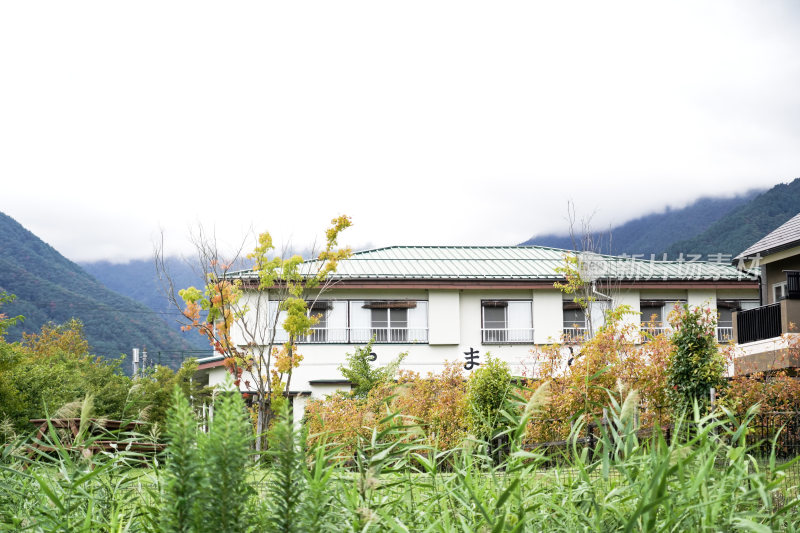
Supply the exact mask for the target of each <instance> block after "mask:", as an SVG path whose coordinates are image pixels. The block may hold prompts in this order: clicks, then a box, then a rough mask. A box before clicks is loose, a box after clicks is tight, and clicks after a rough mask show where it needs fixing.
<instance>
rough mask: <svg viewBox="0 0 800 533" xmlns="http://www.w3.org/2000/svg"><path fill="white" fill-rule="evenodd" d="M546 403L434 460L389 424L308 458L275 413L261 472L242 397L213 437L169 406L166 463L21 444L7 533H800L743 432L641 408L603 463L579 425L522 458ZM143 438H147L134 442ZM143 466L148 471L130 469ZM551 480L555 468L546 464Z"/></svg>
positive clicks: (224, 412)
mask: <svg viewBox="0 0 800 533" xmlns="http://www.w3.org/2000/svg"><path fill="white" fill-rule="evenodd" d="M546 401H547V390H546V388H542V389H540V390H539V391H537V392H536V393H535V394H534V395H533V396H532V397H531V399H530V400H529V401H528V402H522V401H521V400H519V399H512V400H511V401H510V402H509V403H508V404H507V405H506V408H505V410H504V411H503V412H502V416H503V417H504V418H505V422H504V424H502V427H503V428H504V429H503V431H502V434H500V435H493V436H492V439H489V441H490V442H504V443H505V444H504V446H503V450H502V451H503V453H500V454H498V452H497V447H496V446H495V447H494V449H492V447H491V446H490V445H489V443H488V442H486V441H483V440H477V439H467V440H466V441H465V442H464V443H462V445H460V446H458V447H457V448H455V449H449V450H440V449H438V448H437V447H436V446H431V445H430V444H429V443H430V442H431V440H430V439H428V438H427V437H426V435H425V428H424V424H420V423H419V422H420V421H416V420H410V419H407V418H404V417H402V416H400V415H399V414H397V413H392V412H388V411H387V413H386V417H385V418H384V419H383V420H381V421H379V423H378V424H376V428H375V429H374V430H373V431H372V432H371V435H370V436H369V438H365V439H363V441H362V442H360V443H359V444H358V446H357V447H356V451H355V454H354V455H353V456H348V457H342V456H341V455H340V451H341V449H340V448H339V447H338V446H337V445H336V444H335V443H336V437H335V433H331V434H329V435H327V438H326V439H320V444H319V445H317V446H315V447H313V448H311V449H306V448H305V447H304V442H306V439H305V438H304V436H303V434H302V430H301V429H300V428H298V427H296V426H295V425H294V424H293V423H292V421H291V417H290V416H289V415H288V413H282V414H281V416H280V417H279V419H278V421H277V422H276V424H275V426H274V427H273V428H272V430H271V432H270V435H269V442H270V448H269V453H268V454H267V459H266V461H260V462H258V461H255V460H254V459H255V457H254V456H252V455H251V452H250V442H251V440H252V438H253V435H252V431H251V427H250V425H249V422H248V421H247V418H246V416H245V410H244V406H243V404H242V400H241V398H240V397H239V395H238V394H223V395H222V396H221V397H220V399H219V400H218V403H217V409H216V417H215V419H214V421H213V423H212V424H211V425H210V428H209V432H208V433H202V432H200V431H199V429H198V427H199V426H198V423H197V420H196V419H195V418H194V415H193V414H192V412H191V410H190V408H189V405H188V402H187V401H186V400H185V398H182V397H181V396H180V394H178V393H176V396H175V399H174V406H173V409H172V410H171V412H170V414H169V422H168V424H167V430H166V436H167V438H168V441H169V446H168V448H167V451H166V452H165V454H164V455H163V456H162V457H159V458H156V459H152V458H151V459H147V458H143V457H133V456H126V455H125V454H124V453H118V454H101V455H98V456H95V457H92V458H91V459H87V458H84V457H82V456H81V454H79V453H76V451H75V446H74V445H70V446H67V445H64V444H63V443H62V444H60V445H59V440H58V432H57V431H56V430H52V431H51V432H50V433H49V435H48V437H47V438H48V442H50V443H52V444H54V445H55V447H56V451H55V452H52V453H42V454H40V455H38V456H35V457H34V458H32V459H25V458H24V457H25V454H24V452H25V450H26V448H25V444H26V443H25V442H18V443H17V444H16V446H15V447H7V448H4V449H3V450H2V454H0V487H2V490H0V530H9V531H12V530H13V531H20V530H29V531H85V532H95V531H97V532H99V531H145V532H151V531H170V532H171V531H187V532H188V531H192V532H194V531H197V532H202V531H269V532H272V531H276V532H303V531H309V532H314V533H316V532H328V531H336V532H345V531H354V532H355V531H359V532H369V531H376V532H377V531H396V532H407V531H414V532H486V531H488V532H522V531H544V530H546V531H565V532H566V531H569V532H573V531H757V532H763V531H795V530H797V529H798V523H800V513H799V512H798V507H797V505H798V501H797V499H796V494H797V490H796V489H797V488H796V487H793V486H791V485H790V483H789V478H788V477H787V476H786V473H787V472H788V471H789V469H793V468H797V465H796V464H795V463H794V462H789V463H780V462H778V461H776V459H775V456H774V454H772V455H771V456H770V457H767V458H765V460H759V458H758V457H757V456H756V453H755V452H756V448H754V447H753V446H752V445H749V444H748V443H747V442H748V440H747V435H748V431H749V430H748V424H749V423H750V422H752V418H753V416H754V415H755V409H752V410H751V411H750V412H749V413H748V414H747V416H745V417H744V419H743V420H737V419H736V418H735V417H734V416H733V415H732V414H730V413H728V412H725V411H719V412H717V413H715V414H714V415H709V416H701V415H700V414H699V412H697V411H695V412H694V413H689V416H687V417H685V418H683V419H679V421H678V423H677V427H676V430H675V431H674V435H675V437H674V438H673V439H672V440H671V442H667V440H666V439H665V438H664V436H663V435H661V434H660V433H658V432H657V431H656V433H654V434H653V435H652V436H649V437H648V438H640V437H639V434H640V432H639V431H638V430H639V429H640V428H638V427H637V416H636V404H637V397H636V395H635V393H633V394H631V395H629V396H628V397H627V399H626V400H625V401H624V402H623V403H622V404H621V405H620V404H618V403H617V402H615V401H614V399H613V398H610V399H609V405H608V408H607V412H608V423H606V424H602V425H601V426H600V433H599V435H598V438H597V442H596V445H595V448H594V449H593V450H589V449H588V448H587V447H586V446H584V444H583V443H582V442H581V440H580V439H579V438H578V437H579V436H580V435H583V434H585V429H586V428H585V426H584V424H585V422H584V421H582V420H578V421H576V423H575V424H574V426H573V428H572V435H571V437H570V439H569V442H570V446H569V447H568V448H567V449H566V450H564V451H563V454H562V455H561V456H559V457H558V458H557V460H555V459H554V456H553V453H552V451H550V450H545V449H527V448H526V447H525V446H524V445H523V436H524V432H525V428H526V427H527V425H528V423H529V421H530V420H532V419H533V420H534V421H535V419H536V417H537V416H538V411H539V408H540V407H541V405H543V403H545V402H546ZM136 438H141V437H140V436H137V437H136ZM134 459H135V460H136V461H142V460H145V459H147V461H148V464H149V467H148V468H145V469H143V468H141V467H137V466H135V465H136V463H135V461H134ZM554 463H555V464H557V466H552V465H553V464H554Z"/></svg>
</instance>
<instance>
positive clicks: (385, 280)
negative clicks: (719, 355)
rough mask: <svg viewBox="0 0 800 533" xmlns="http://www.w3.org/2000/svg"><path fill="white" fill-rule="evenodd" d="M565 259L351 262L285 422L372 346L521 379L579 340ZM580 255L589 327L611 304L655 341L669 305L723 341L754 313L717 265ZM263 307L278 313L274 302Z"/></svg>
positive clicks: (214, 367)
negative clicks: (590, 285) (714, 325)
mask: <svg viewBox="0 0 800 533" xmlns="http://www.w3.org/2000/svg"><path fill="white" fill-rule="evenodd" d="M568 253H570V252H566V251H564V250H558V249H553V248H544V247H536V246H531V247H516V246H508V247H488V246H487V247H457V246H449V247H445V246H441V247H436V246H397V247H389V248H380V249H376V250H369V251H364V252H358V253H355V254H353V256H352V257H351V258H350V259H348V260H345V261H342V262H341V263H340V264H339V267H338V269H337V271H336V273H335V275H334V279H335V284H334V285H333V287H332V288H331V289H329V290H328V291H326V292H325V293H324V294H323V295H322V296H321V297H320V298H319V299H318V300H317V301H316V303H315V304H314V305H313V308H312V309H311V310H310V312H311V313H314V314H316V315H318V316H319V317H320V321H319V323H318V324H317V326H316V327H315V329H314V331H313V332H312V333H311V334H310V335H308V336H307V337H306V338H304V339H300V342H299V343H298V344H299V350H300V352H301V353H302V354H303V356H304V359H303V362H302V363H301V365H300V367H299V368H297V369H296V370H295V371H294V374H293V377H292V385H291V389H292V390H291V391H290V393H291V394H292V395H293V396H294V398H295V400H294V402H295V408H296V409H295V413H296V416H299V414H297V413H299V412H301V411H302V409H301V408H300V409H298V408H299V407H301V405H303V404H304V403H305V398H307V397H308V396H315V397H316V396H322V395H324V394H328V393H331V392H334V391H335V390H338V389H346V390H347V389H349V383H347V382H346V381H343V379H342V376H341V374H340V373H339V370H338V366H339V365H340V364H342V363H344V362H345V354H346V353H352V352H353V349H354V346H356V345H364V344H366V343H367V342H368V341H369V340H370V339H371V338H373V339H374V340H375V341H374V345H373V352H374V353H375V354H376V356H377V360H376V364H378V365H382V364H386V363H387V362H389V361H390V360H392V359H393V358H395V357H396V356H397V355H398V354H399V353H400V352H407V353H408V356H407V357H406V359H405V360H404V362H403V364H402V367H401V368H404V369H408V370H413V371H417V372H420V373H423V374H425V373H427V372H438V371H441V370H442V368H443V365H444V363H445V361H457V362H458V363H459V364H463V365H465V369H467V370H469V369H470V368H475V367H476V366H477V364H479V363H481V362H482V361H485V360H486V355H487V353H491V354H492V355H493V356H495V357H500V358H502V359H503V360H505V361H507V362H508V363H509V365H511V367H512V370H513V371H514V372H515V373H520V372H522V370H523V369H525V368H527V370H528V371H530V370H532V368H531V366H530V365H531V364H532V358H531V350H532V349H534V348H535V347H536V346H541V345H546V344H550V343H553V342H557V341H559V340H561V339H565V340H566V342H567V343H570V342H577V340H579V339H581V338H583V337H584V336H585V335H586V334H587V328H588V324H587V320H586V317H585V316H584V313H583V312H582V310H581V309H580V308H579V307H578V306H577V305H576V304H574V303H573V302H572V296H570V295H565V294H563V293H562V292H561V291H559V290H557V289H555V288H554V287H553V283H554V282H556V281H563V275H562V274H560V273H559V272H558V270H557V269H558V268H559V267H563V266H564V256H565V254H568ZM581 258H582V265H583V268H584V270H585V272H584V274H585V275H586V276H590V277H591V278H592V279H595V280H596V290H597V292H598V293H599V294H601V295H605V296H610V298H604V297H603V296H598V301H597V302H594V303H592V306H591V310H590V315H591V322H592V324H593V327H594V328H595V329H596V328H597V327H599V325H600V324H601V323H602V320H603V311H604V310H605V309H607V308H609V307H612V306H614V307H615V306H618V305H628V306H630V308H631V309H632V310H633V311H634V312H636V313H637V314H634V315H630V316H628V318H627V320H630V321H631V322H633V323H634V324H636V325H637V326H639V325H641V326H642V327H643V328H644V329H647V330H650V331H651V332H655V333H658V332H660V331H662V330H663V329H664V328H665V327H666V318H667V313H668V312H669V310H670V309H671V308H672V307H673V306H674V305H675V303H680V302H686V303H688V304H690V305H703V304H708V305H710V306H711V307H713V308H718V309H720V312H721V313H722V320H721V321H720V328H719V330H718V335H719V338H720V339H721V340H722V341H724V342H726V341H728V340H729V339H730V338H731V336H732V330H733V328H732V323H731V315H732V313H733V312H734V311H736V310H738V309H747V308H750V307H755V306H757V305H758V285H757V282H756V278H755V277H754V276H752V275H750V274H748V273H745V272H741V271H739V270H737V269H736V268H735V267H733V266H731V265H729V264H727V263H721V262H720V263H708V262H685V261H669V262H667V261H655V260H644V259H631V258H626V257H616V256H605V255H597V254H583V255H581ZM235 276H236V277H237V278H239V279H241V280H242V281H243V287H244V288H245V294H246V295H247V294H251V295H252V294H254V293H253V289H252V287H253V286H254V277H253V274H252V272H239V273H237V274H235ZM266 305H268V306H270V310H271V311H273V312H276V311H277V307H276V306H277V302H269V303H268V304H266ZM638 313H641V315H643V316H644V318H641V316H640V315H639V314H638ZM645 322H646V323H647V324H644V323H645ZM653 330H655V331H653ZM278 331H279V333H283V332H282V330H281V329H280V328H279V329H278ZM284 335H285V334H284ZM277 340H279V341H283V340H285V338H283V337H280V336H279V337H278V339H277ZM565 360H566V358H565ZM470 363H472V364H470ZM200 368H201V372H202V373H203V374H205V375H207V376H208V379H209V384H211V385H214V384H216V383H219V382H220V381H221V380H222V379H223V377H224V372H225V371H224V368H223V367H222V359H221V358H208V359H205V360H201V361H200ZM243 387H244V386H243Z"/></svg>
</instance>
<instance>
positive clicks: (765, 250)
mask: <svg viewBox="0 0 800 533" xmlns="http://www.w3.org/2000/svg"><path fill="white" fill-rule="evenodd" d="M794 246H800V213H798V214H796V215H795V216H794V217H792V218H791V219H789V220H788V221H787V222H786V223H785V224H783V225H782V226H780V227H779V228H778V229H776V230H775V231H773V232H772V233H769V234H768V235H767V236H766V237H764V238H763V239H761V240H760V241H758V242H757V243H755V244H754V245H752V246H751V247H750V248H748V249H747V250H745V251H744V252H742V253H740V254H739V255H737V256H736V258H735V259H734V261H736V260H739V259H745V258H750V257H755V256H756V255H759V256H762V257H763V256H765V255H770V254H773V253H775V252H780V251H781V250H785V249H786V248H792V247H794Z"/></svg>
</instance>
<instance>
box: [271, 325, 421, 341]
mask: <svg viewBox="0 0 800 533" xmlns="http://www.w3.org/2000/svg"><path fill="white" fill-rule="evenodd" d="M278 337H279V338H278V339H276V340H277V341H278V342H285V340H286V339H285V335H278ZM370 339H374V341H373V342H374V343H375V344H425V343H427V342H428V329H427V328H391V327H382V328H377V327H376V328H314V329H313V330H312V331H311V333H310V334H309V335H306V336H305V337H304V338H302V339H298V342H299V343H304V344H366V343H368V342H369V341H370Z"/></svg>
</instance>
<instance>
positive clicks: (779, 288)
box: [772, 281, 789, 303]
mask: <svg viewBox="0 0 800 533" xmlns="http://www.w3.org/2000/svg"><path fill="white" fill-rule="evenodd" d="M788 292H789V290H788V283H786V282H785V281H781V282H780V283H776V284H774V285H773V286H772V295H773V298H772V303H778V302H780V301H781V300H785V299H786V297H787V296H788Z"/></svg>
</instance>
